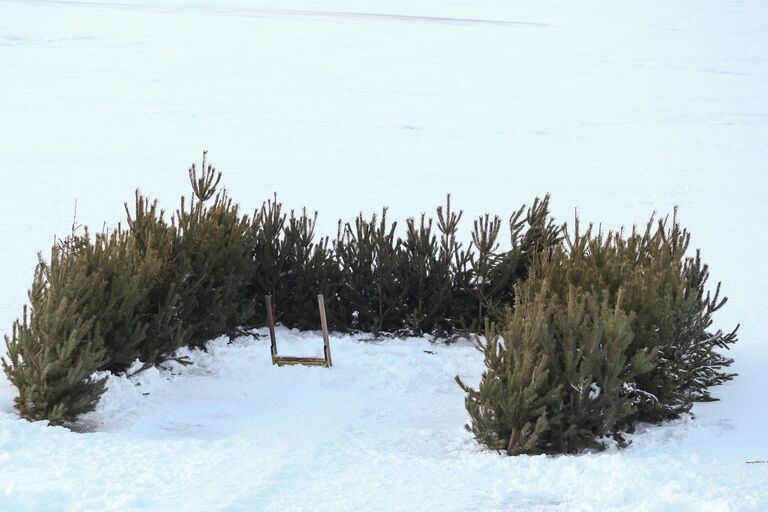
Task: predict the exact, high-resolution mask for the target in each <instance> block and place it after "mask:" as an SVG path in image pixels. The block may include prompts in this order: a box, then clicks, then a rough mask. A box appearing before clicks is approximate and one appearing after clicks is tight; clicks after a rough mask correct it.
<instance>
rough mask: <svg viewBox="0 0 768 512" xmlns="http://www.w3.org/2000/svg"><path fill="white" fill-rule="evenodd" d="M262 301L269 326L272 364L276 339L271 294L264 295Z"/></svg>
mask: <svg viewBox="0 0 768 512" xmlns="http://www.w3.org/2000/svg"><path fill="white" fill-rule="evenodd" d="M264 302H266V304H267V326H268V327H269V341H270V342H271V344H272V364H275V358H276V357H277V339H276V337H275V312H274V310H273V309H272V296H271V295H265V296H264Z"/></svg>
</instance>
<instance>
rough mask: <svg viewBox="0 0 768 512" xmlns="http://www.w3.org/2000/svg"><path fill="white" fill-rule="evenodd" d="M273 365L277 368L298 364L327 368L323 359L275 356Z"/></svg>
mask: <svg viewBox="0 0 768 512" xmlns="http://www.w3.org/2000/svg"><path fill="white" fill-rule="evenodd" d="M274 363H275V364H276V365H278V366H283V365H294V364H300V365H304V366H328V365H327V362H326V360H325V358H323V357H292V356H277V357H276V358H275V359H274Z"/></svg>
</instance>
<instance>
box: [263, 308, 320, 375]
mask: <svg viewBox="0 0 768 512" xmlns="http://www.w3.org/2000/svg"><path fill="white" fill-rule="evenodd" d="M264 302H265V303H266V306H267V326H268V327H269V340H270V342H271V350H272V364H276V365H278V366H284V365H293V364H301V365H304V366H325V367H326V368H330V367H331V366H333V361H332V360H331V342H330V338H329V336H328V321H327V320H326V318H325V299H324V298H323V295H322V294H320V295H318V296H317V307H318V308H319V309H320V327H321V328H322V330H323V357H322V358H320V357H294V356H280V355H278V354H277V338H276V336H275V311H274V308H273V307H272V296H271V295H265V296H264Z"/></svg>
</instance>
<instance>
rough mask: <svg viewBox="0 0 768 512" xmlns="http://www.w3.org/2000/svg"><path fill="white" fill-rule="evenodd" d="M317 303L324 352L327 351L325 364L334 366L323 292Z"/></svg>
mask: <svg viewBox="0 0 768 512" xmlns="http://www.w3.org/2000/svg"><path fill="white" fill-rule="evenodd" d="M317 305H318V307H319V308H320V327H321V328H322V329H323V352H324V353H325V365H326V366H327V367H328V368H330V367H331V366H333V361H332V360H331V341H330V338H329V336H328V321H327V320H326V318H325V299H324V298H323V294H322V293H321V294H319V295H318V296H317Z"/></svg>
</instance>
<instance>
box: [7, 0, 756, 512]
mask: <svg viewBox="0 0 768 512" xmlns="http://www.w3.org/2000/svg"><path fill="white" fill-rule="evenodd" d="M276 11H280V12H276ZM286 11H293V12H286ZM295 11H323V12H325V13H326V14H327V13H337V14H334V15H326V14H323V15H317V14H312V13H306V12H304V13H297V12H295ZM338 13H362V14H367V15H376V14H381V15H403V16H424V17H441V18H476V19H486V20H502V21H513V22H514V21H520V22H527V23H534V24H537V23H538V24H540V25H524V26H523V25H493V24H482V23H466V22H465V23H455V22H437V21H434V20H432V21H429V20H421V21H418V20H397V19H386V18H385V17H378V18H377V17H376V16H363V17H360V16H358V17H352V19H350V17H349V16H346V17H345V16H342V15H338ZM766 23H768V3H765V2H761V1H750V0H747V1H741V2H728V3H724V2H720V1H716V0H702V1H700V2H697V3H696V5H695V6H692V5H691V4H690V2H683V1H677V0H673V1H664V2H661V1H655V0H654V1H649V2H643V3H635V4H626V3H624V4H617V3H616V2H611V1H608V0H594V1H588V2H583V3H581V4H579V5H578V6H575V5H571V4H570V3H567V2H563V1H562V0H535V1H534V0H520V1H515V2H503V1H496V0H477V1H472V2H468V1H464V0H451V1H440V2H437V1H435V0H425V1H422V2H408V1H405V0H389V1H387V2H382V1H380V0H368V1H364V2H361V1H357V0H355V1H352V0H330V1H327V2H325V1H324V2H319V1H316V0H285V1H281V2H279V5H278V4H276V3H275V2H271V1H265V0H253V1H247V2H246V1H244V0H225V1H223V2H217V3H216V5H215V6H213V4H212V3H211V2H204V1H202V0H163V1H158V2H149V1H146V0H122V1H120V2H106V3H105V2H99V1H98V0H94V1H88V2H68V1H65V0H64V1H38V0H18V1H15V0H10V1H6V2H0V155H2V165H0V247H1V248H2V249H1V250H0V283H1V284H2V285H1V286H0V332H7V331H9V330H10V325H11V322H12V320H13V319H14V318H16V317H17V316H18V315H19V313H20V311H21V305H22V303H23V302H24V300H25V293H26V290H27V288H28V286H29V284H30V282H31V277H32V270H33V268H34V264H35V258H34V255H35V253H36V252H37V251H38V250H40V249H46V248H47V247H49V246H50V244H51V242H52V240H53V237H54V235H56V234H59V235H61V234H64V233H67V232H68V230H69V227H70V224H71V219H72V210H73V205H74V203H75V200H77V201H78V217H77V218H78V222H80V223H83V224H88V225H90V226H91V227H92V228H94V229H98V228H99V227H100V226H101V225H102V223H103V222H106V223H107V224H108V225H110V226H115V225H116V224H117V222H119V221H121V220H122V219H123V212H122V210H121V208H120V205H121V204H122V202H123V201H126V200H128V201H130V200H131V199H132V197H133V190H134V188H135V187H137V186H140V187H141V188H142V191H143V192H145V193H147V194H150V195H156V196H157V197H159V198H160V200H161V204H162V206H163V207H165V208H166V209H167V210H169V211H170V210H173V209H174V208H175V207H176V206H177V199H178V196H179V195H180V194H182V193H185V192H186V187H187V184H186V181H185V179H186V176H185V172H184V171H185V170H186V168H187V166H188V165H189V163H190V162H191V161H192V160H197V159H199V155H200V153H201V151H202V149H208V150H210V160H211V162H212V163H213V164H214V165H216V166H217V167H218V168H219V169H220V170H222V171H223V172H224V180H223V181H224V184H225V185H226V186H227V187H228V188H229V189H230V190H231V192H232V195H233V196H234V198H235V199H236V200H238V201H240V202H241V204H242V205H243V207H244V209H245V210H246V211H247V210H252V209H253V208H256V207H258V206H259V205H260V204H261V201H262V200H263V199H265V198H266V197H268V196H270V194H271V193H272V192H273V191H277V192H278V194H279V197H280V199H282V200H283V201H284V202H285V203H286V205H287V206H289V207H297V208H299V207H301V206H304V205H306V206H307V207H309V208H310V209H315V208H316V209H318V210H319V211H320V225H319V227H318V231H319V232H320V233H322V234H329V235H333V234H334V233H335V228H336V219H338V218H343V219H345V220H349V219H352V218H353V217H354V216H355V215H356V214H357V213H358V212H360V211H364V212H366V213H369V212H374V211H379V210H380V208H381V207H382V206H383V205H388V206H389V207H390V215H391V217H392V218H396V219H398V220H400V221H401V222H402V220H404V218H405V217H406V216H408V215H418V214H419V213H420V212H421V211H428V212H431V211H433V209H434V207H435V206H437V205H439V204H442V203H443V201H444V197H445V193H447V192H452V193H453V197H454V206H456V207H460V208H463V209H465V216H464V220H463V221H462V232H463V233H464V234H465V236H468V233H469V229H470V226H471V220H472V218H474V217H476V216H477V215H480V214H482V213H485V212H492V213H499V214H502V215H503V216H504V215H508V214H509V213H511V212H512V211H513V210H515V209H516V208H518V207H519V206H520V204H522V203H524V202H530V201H531V200H532V199H533V197H534V196H536V195H542V194H544V193H546V192H551V193H552V196H553V200H552V205H553V213H554V215H555V217H556V218H557V219H558V220H560V221H567V220H570V219H572V217H573V213H574V208H577V209H578V211H579V213H580V214H581V216H582V218H583V219H584V220H585V221H590V220H591V221H596V222H603V223H604V226H607V227H612V228H615V227H618V226H621V225H631V224H633V223H643V222H644V221H645V220H646V219H647V217H648V215H650V213H651V212H652V211H654V210H656V211H659V212H661V213H666V212H669V211H670V210H671V209H672V207H673V206H674V205H679V206H680V215H681V221H682V223H683V225H685V226H687V227H689V228H690V229H691V231H692V233H693V241H692V245H693V246H695V247H701V248H702V250H703V257H704V260H705V261H706V262H707V263H709V264H710V265H711V268H712V271H713V276H712V281H713V284H714V282H716V281H717V280H722V281H723V287H724V292H725V294H726V295H728V296H729V297H730V301H729V303H728V305H727V306H726V307H725V308H724V309H723V310H722V312H720V314H719V315H718V316H717V317H716V318H717V322H718V325H720V326H722V327H723V328H730V327H732V326H733V325H735V324H736V323H737V322H741V323H742V329H741V331H740V338H741V340H740V342H739V343H738V344H737V345H736V347H735V348H734V350H733V351H732V355H733V356H734V357H735V359H736V365H735V367H734V370H735V371H737V372H738V373H739V377H738V378H737V379H736V380H735V381H734V382H731V383H729V384H727V385H725V386H722V387H720V388H718V389H716V390H715V395H716V396H718V397H720V398H722V401H721V402H716V403H710V404H700V405H697V406H696V407H695V408H694V413H695V415H696V419H695V420H685V421H680V422H676V423H672V424H668V425H664V426H661V427H651V428H647V429H643V430H642V431H641V432H639V433H638V434H636V435H635V436H633V440H634V444H633V445H632V446H631V447H629V448H628V449H626V450H623V451H616V450H610V451H608V452H604V453H600V454H586V455H582V456H578V457H557V458H545V457H518V458H513V459H512V458H505V457H501V456H498V455H496V454H495V453H490V452H485V451H481V450H479V448H478V447H477V446H476V444H475V443H474V442H473V441H472V439H471V437H470V436H469V435H468V434H467V433H465V432H464V431H463V430H462V425H463V424H464V423H465V422H466V421H467V414H466V412H465V410H464V407H463V396H462V395H463V394H462V393H461V390H460V389H459V388H458V386H456V385H455V384H454V382H453V377H454V376H455V375H456V374H460V375H461V376H462V378H465V380H466V382H468V383H476V382H477V380H478V379H479V376H480V373H481V371H482V360H481V357H480V354H479V353H478V352H476V351H475V350H474V349H473V348H472V347H470V346H468V345H466V344H464V345H457V346H451V347H444V346H442V345H433V344H430V343H429V342H427V341H425V340H404V341H388V342H384V343H361V342H360V341H359V340H357V339H356V338H352V337H339V336H334V337H333V339H332V345H333V351H334V352H333V356H334V363H335V366H334V367H333V369H331V370H330V371H328V370H325V369H322V368H300V367H288V368H274V367H272V366H271V364H270V361H269V350H268V346H267V344H266V341H265V340H264V339H263V338H262V339H260V340H253V339H250V338H241V339H239V340H236V341H235V342H234V343H233V344H231V345H226V342H225V340H216V341H214V342H213V344H212V350H211V351H210V352H209V353H208V354H201V353H194V354H191V355H190V357H192V359H193V360H194V362H195V364H193V365H192V366H188V367H179V366H174V367H173V368H172V369H171V370H165V371H159V370H149V371H146V372H143V373H142V374H139V375H137V376H136V377H135V378H133V379H126V378H123V377H111V378H110V382H109V391H108V393H107V395H106V396H105V397H104V400H102V402H101V403H100V406H99V409H98V410H97V411H96V412H95V413H93V414H92V415H90V416H89V417H88V418H84V420H83V424H82V425H81V429H82V430H83V432H81V433H78V432H70V431H67V430H65V429H62V428H48V427H45V426H44V425H42V424H40V423H27V422H25V421H22V420H20V419H19V418H18V417H17V415H16V414H15V412H14V410H13V405H12V401H13V397H14V390H13V388H11V387H10V385H9V384H8V383H7V382H6V381H5V379H4V378H0V511H2V512H17V511H40V510H43V511H49V510H50V511H57V510H62V511H64V510H66V511H81V510H94V511H95V510H99V511H101V510H114V511H124V510H128V511H133V510H171V509H173V510H182V511H186V510H191V511H195V510H200V511H206V512H209V511H212V510H222V511H237V510H247V511H251V510H281V511H282V510H425V509H438V510H483V511H492V510H510V509H511V510H564V511H565V510H568V511H579V510H585V511H586V510H595V511H603V510H626V511H656V510H658V511H665V510H674V511H678V510H692V511H693V510H696V511H698V510H714V511H740V510H756V511H762V510H768V496H766V488H767V486H766V485H765V484H766V482H768V474H767V469H766V468H767V467H768V465H766V464H746V462H747V461H752V460H767V459H768V451H766V450H768V448H767V447H766V446H767V445H766V442H765V424H766V412H765V411H766V410H768V403H767V402H766V399H765V397H764V393H763V391H762V390H764V389H766V386H768V372H766V371H765V365H766V361H768V349H767V348H766V344H765V342H764V338H765V333H766V332H768V319H766V316H765V314H764V312H765V309H766V301H765V298H764V295H765V292H764V288H765V287H764V282H765V280H766V272H765V261H766V259H768V235H767V234H766V230H765V227H764V225H763V222H764V219H766V218H768V200H766V196H765V194H764V189H765V184H766V179H765V162H766V161H768V146H766V144H765V140H766V133H768V92H767V91H768V88H766V86H765V85H766V83H768V57H766V55H768V52H767V51H766V50H768V32H766V31H765V29H764V27H765V25H766ZM279 335H280V340H279V343H280V347H281V352H285V353H296V354H298V353H307V352H309V355H312V353H313V351H315V350H318V351H319V347H320V346H321V342H320V339H319V336H317V335H316V334H301V335H300V334H296V333H289V332H287V331H281V332H280V334H279ZM225 345H226V346H225ZM283 349H285V350H283ZM424 350H432V351H435V352H436V354H434V355H431V354H426V353H424V352H423V351H424ZM137 384H140V385H137ZM143 393H149V394H148V395H144V394H143Z"/></svg>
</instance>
